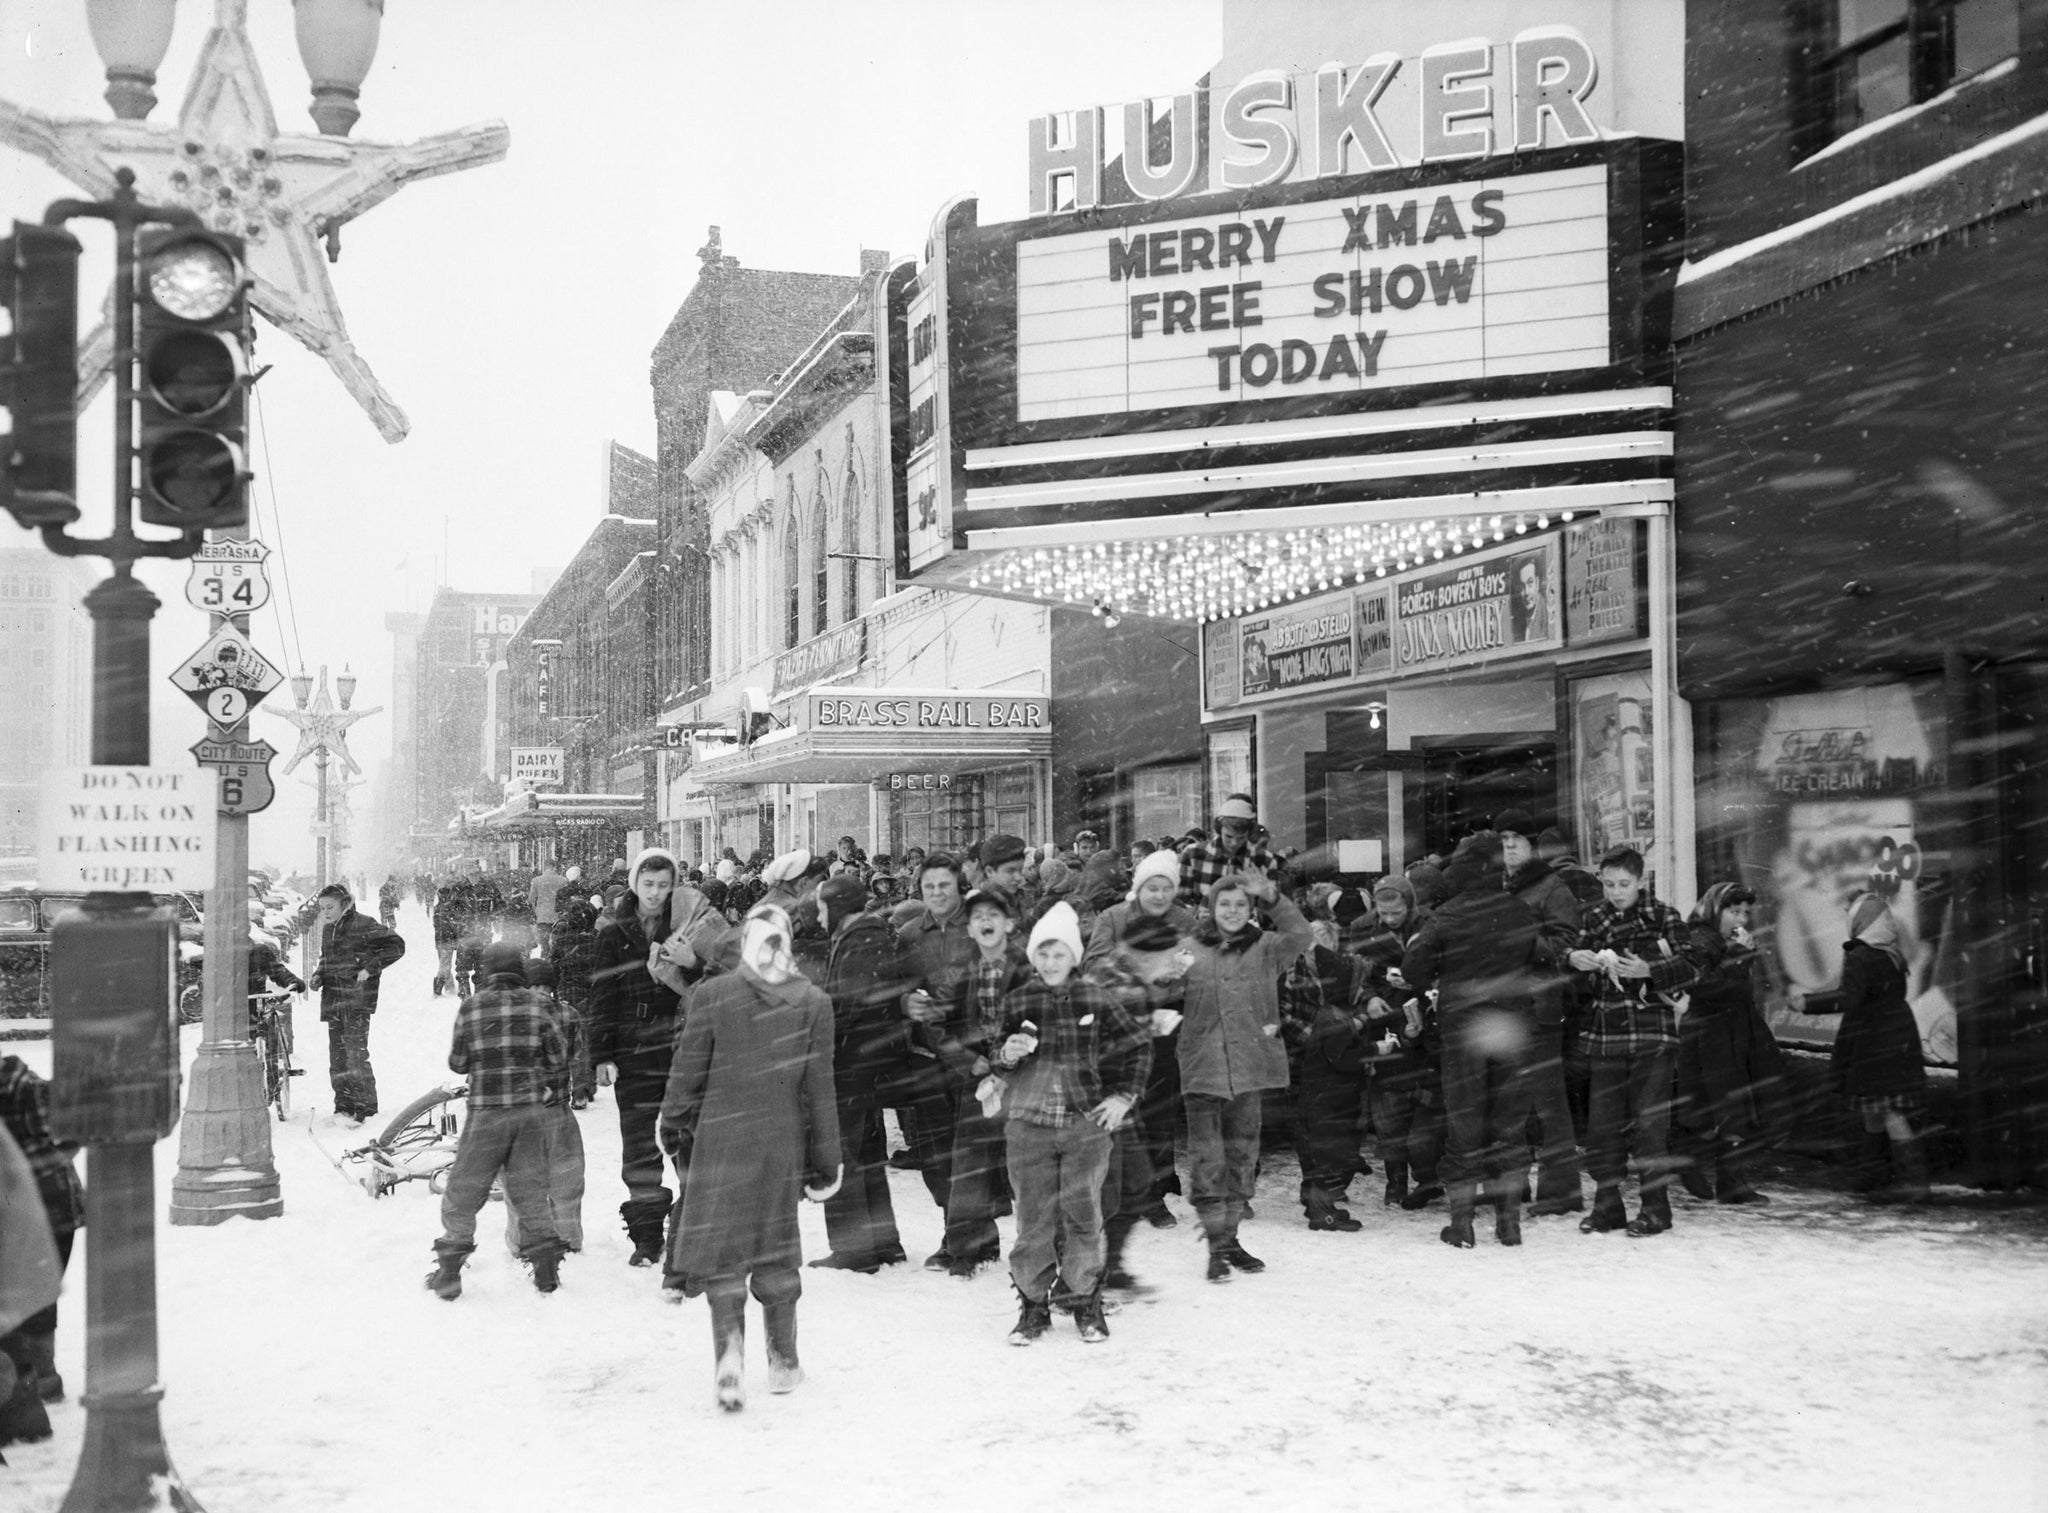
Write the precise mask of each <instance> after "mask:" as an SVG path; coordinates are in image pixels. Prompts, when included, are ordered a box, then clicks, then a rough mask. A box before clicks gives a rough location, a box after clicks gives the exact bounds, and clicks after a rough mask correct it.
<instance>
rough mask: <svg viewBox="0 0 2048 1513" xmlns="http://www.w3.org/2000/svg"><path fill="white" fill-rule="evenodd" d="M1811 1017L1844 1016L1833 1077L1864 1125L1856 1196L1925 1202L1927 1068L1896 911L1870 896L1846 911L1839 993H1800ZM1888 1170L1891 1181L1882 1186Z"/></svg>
mask: <svg viewBox="0 0 2048 1513" xmlns="http://www.w3.org/2000/svg"><path fill="white" fill-rule="evenodd" d="M1793 1007H1794V1008H1796V1009H1799V1010H1801V1012H1803V1013H1807V1014H1840V1015H1841V1016H1842V1027H1841V1029H1840V1030H1838V1031H1837V1032H1836V1034H1835V1049H1834V1069H1835V1076H1836V1078H1837V1080H1838V1081H1839V1082H1840V1084H1841V1089H1842V1095H1843V1096H1844V1097H1845V1098H1847V1099H1848V1100H1849V1106H1850V1107H1851V1108H1853V1109H1854V1110H1855V1111H1856V1112H1857V1113H1858V1114H1859V1115H1861V1116H1862V1119H1863V1150H1862V1153H1861V1154H1862V1159H1861V1161H1860V1162H1859V1168H1860V1170H1859V1172H1858V1175H1857V1179H1856V1188H1857V1190H1858V1191H1859V1192H1864V1193H1868V1194H1869V1195H1870V1196H1871V1198H1872V1199H1873V1200H1875V1201H1878V1202H1895V1203H1897V1202H1903V1203H1921V1202H1925V1201H1926V1199H1927V1153H1926V1152H1925V1150H1923V1149H1922V1148H1921V1145H1920V1138H1919V1136H1918V1135H1917V1134H1916V1133H1915V1132H1914V1129H1913V1115H1914V1114H1915V1113H1917V1112H1919V1110H1920V1109H1921V1108H1922V1107H1923V1106H1924V1105H1925V1104H1926V1102H1927V1066H1926V1063H1925V1061H1924V1059H1923V1058H1922V1055H1921V1050H1920V1027H1919V1024H1918V1023H1917V1022H1916V1021H1915V1020H1914V1018H1913V1010H1912V1007H1911V1006H1910V1005H1909V1004H1908V1003H1907V1002H1906V956H1905V952H1904V951H1902V950H1901V949H1900V947H1899V926H1898V921H1896V920H1895V919H1893V918H1892V911H1891V906H1890V905H1888V904H1887V903H1886V902H1885V901H1884V900H1883V899H1882V898H1880V897H1879V896H1878V895H1877V894H1875V893H1865V894H1863V895H1862V896H1861V897H1859V898H1858V899H1857V900H1856V901H1855V902H1854V903H1853V904H1851V905H1850V906H1849V939H1848V942H1847V943H1846V944H1845V945H1844V946H1843V947H1842V985H1841V987H1839V988H1837V989H1835V990H1834V991H1832V992H1828V993H1810V994H1807V995H1805V997H1804V999H1803V1001H1802V1000H1801V998H1800V997H1799V996H1798V995H1797V994H1796V993H1795V996H1794V998H1793ZM1887 1159H1888V1160H1889V1162H1890V1166H1891V1177H1892V1181H1891V1184H1890V1185H1889V1186H1887V1185H1886V1184H1885V1182H1884V1177H1883V1173H1884V1168H1885V1165H1886V1162H1887Z"/></svg>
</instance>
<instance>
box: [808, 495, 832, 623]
mask: <svg viewBox="0 0 2048 1513" xmlns="http://www.w3.org/2000/svg"><path fill="white" fill-rule="evenodd" d="M823 472H824V469H823V468H822V467H821V468H820V469H819V473H820V475H821V476H820V477H819V479H818V494H817V497H816V498H815V499H813V500H812V501H811V634H812V635H814V636H818V635H823V634H824V633H825V629H826V627H828V626H829V625H831V623H832V559H831V558H830V557H828V556H827V555H826V553H827V552H829V551H830V550H831V547H830V546H829V545H828V544H827V543H826V538H825V526H826V521H825V515H826V509H825V480H824V477H823V476H822V474H823Z"/></svg>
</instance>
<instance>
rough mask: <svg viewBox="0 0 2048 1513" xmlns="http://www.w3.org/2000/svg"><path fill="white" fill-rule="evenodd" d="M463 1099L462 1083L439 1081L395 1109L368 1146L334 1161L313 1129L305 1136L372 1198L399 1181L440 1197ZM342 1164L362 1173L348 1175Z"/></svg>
mask: <svg viewBox="0 0 2048 1513" xmlns="http://www.w3.org/2000/svg"><path fill="white" fill-rule="evenodd" d="M468 1099H469V1084H468V1083H467V1082H444V1083H442V1084H441V1085H440V1086H438V1087H435V1088H432V1089H429V1090H428V1091H427V1092H424V1093H422V1094H420V1096H419V1097H417V1098H415V1099H413V1101H412V1102H410V1103H408V1104H407V1105H406V1106H405V1107H404V1108H402V1109H400V1110H399V1111H398V1113H397V1114H396V1115H394V1116H393V1117H392V1119H391V1121H390V1122H389V1123H388V1124H386V1125H385V1126H384V1130H383V1133H381V1134H380V1135H378V1136H377V1137H376V1138H375V1139H374V1140H372V1141H370V1143H369V1144H367V1145H360V1146H357V1147H355V1148H354V1149H353V1150H345V1151H343V1152H342V1153H341V1154H340V1156H338V1157H337V1156H334V1155H332V1154H329V1153H328V1152H327V1149H326V1147H325V1146H321V1145H320V1139H319V1136H317V1135H314V1134H313V1131H312V1130H310V1129H309V1130H307V1132H306V1133H307V1134H308V1135H312V1137H313V1144H314V1145H315V1146H319V1147H320V1150H321V1154H323V1155H326V1156H327V1159H328V1161H329V1162H330V1163H332V1165H333V1167H334V1169H335V1170H336V1171H338V1172H340V1173H341V1174H342V1175H343V1176H344V1177H347V1178H348V1179H349V1180H350V1181H351V1182H354V1183H355V1184H356V1185H357V1186H358V1187H360V1188H362V1190H363V1191H364V1192H366V1193H368V1194H369V1195H370V1196H371V1197H373V1198H381V1197H383V1196H384V1195H385V1194H386V1193H388V1192H390V1191H391V1190H392V1189H394V1188H396V1187H397V1186H398V1185H399V1184H400V1183H403V1182H424V1183H426V1184H427V1190H428V1191H429V1192H433V1193H440V1192H444V1191H445V1190H446V1189H447V1186H448V1168H449V1167H451V1166H453V1165H454V1164H455V1150H456V1147H457V1145H458V1144H459V1143H460V1142H461V1139H462V1122H463V1118H464V1116H465V1115H466V1114H467V1113H468V1110H469V1105H468ZM343 1162H350V1163H353V1164H355V1165H356V1166H357V1167H359V1168H361V1170H359V1171H358V1172H355V1173H351V1172H350V1171H349V1170H348V1168H346V1167H344V1166H343V1165H342V1163H343Z"/></svg>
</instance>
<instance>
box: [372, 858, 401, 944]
mask: <svg viewBox="0 0 2048 1513" xmlns="http://www.w3.org/2000/svg"><path fill="white" fill-rule="evenodd" d="M403 895H404V890H403V889H402V888H400V887H399V886H398V874H397V873H396V872H393V873H390V874H388V875H387V876H386V877H385V879H384V885H383V886H382V887H381V888H379V889H378V890H377V918H378V920H379V921H381V922H382V923H383V926H384V928H385V929H387V930H389V929H391V928H392V927H393V926H395V925H396V924H397V923H398V901H399V899H400V898H401V897H402V896H403Z"/></svg>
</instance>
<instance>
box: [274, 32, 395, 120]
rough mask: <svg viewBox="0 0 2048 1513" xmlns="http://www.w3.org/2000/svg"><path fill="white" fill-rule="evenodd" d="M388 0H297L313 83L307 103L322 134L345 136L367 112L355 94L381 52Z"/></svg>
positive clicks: (303, 54)
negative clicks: (379, 32) (379, 45)
mask: <svg viewBox="0 0 2048 1513" xmlns="http://www.w3.org/2000/svg"><path fill="white" fill-rule="evenodd" d="M383 21H384V0H293V5H292V22H293V30H294V31H295V32H296V33H297V35H298V39H299V58H300V60H301V61H303V62H304V63H305V65H306V73H307V75H308V76H309V77H310V78H311V79H312V82H313V103H312V104H311V105H310V106H308V107H307V114H309V115H310V116H312V118H313V124H314V125H315V126H318V127H319V128H320V132H321V135H323V136H329V137H345V136H347V135H348V134H349V131H350V129H351V128H352V127H354V125H355V124H356V121H357V120H358V119H359V118H360V117H361V115H362V112H361V111H360V110H358V109H357V108H356V98H357V96H358V94H359V93H360V91H361V90H362V87H363V80H364V79H365V78H367V77H368V76H369V73H370V63H371V61H372V60H373V59H374V58H375V57H376V56H377V30H378V28H379V27H380V26H381V25H382V24H383Z"/></svg>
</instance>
